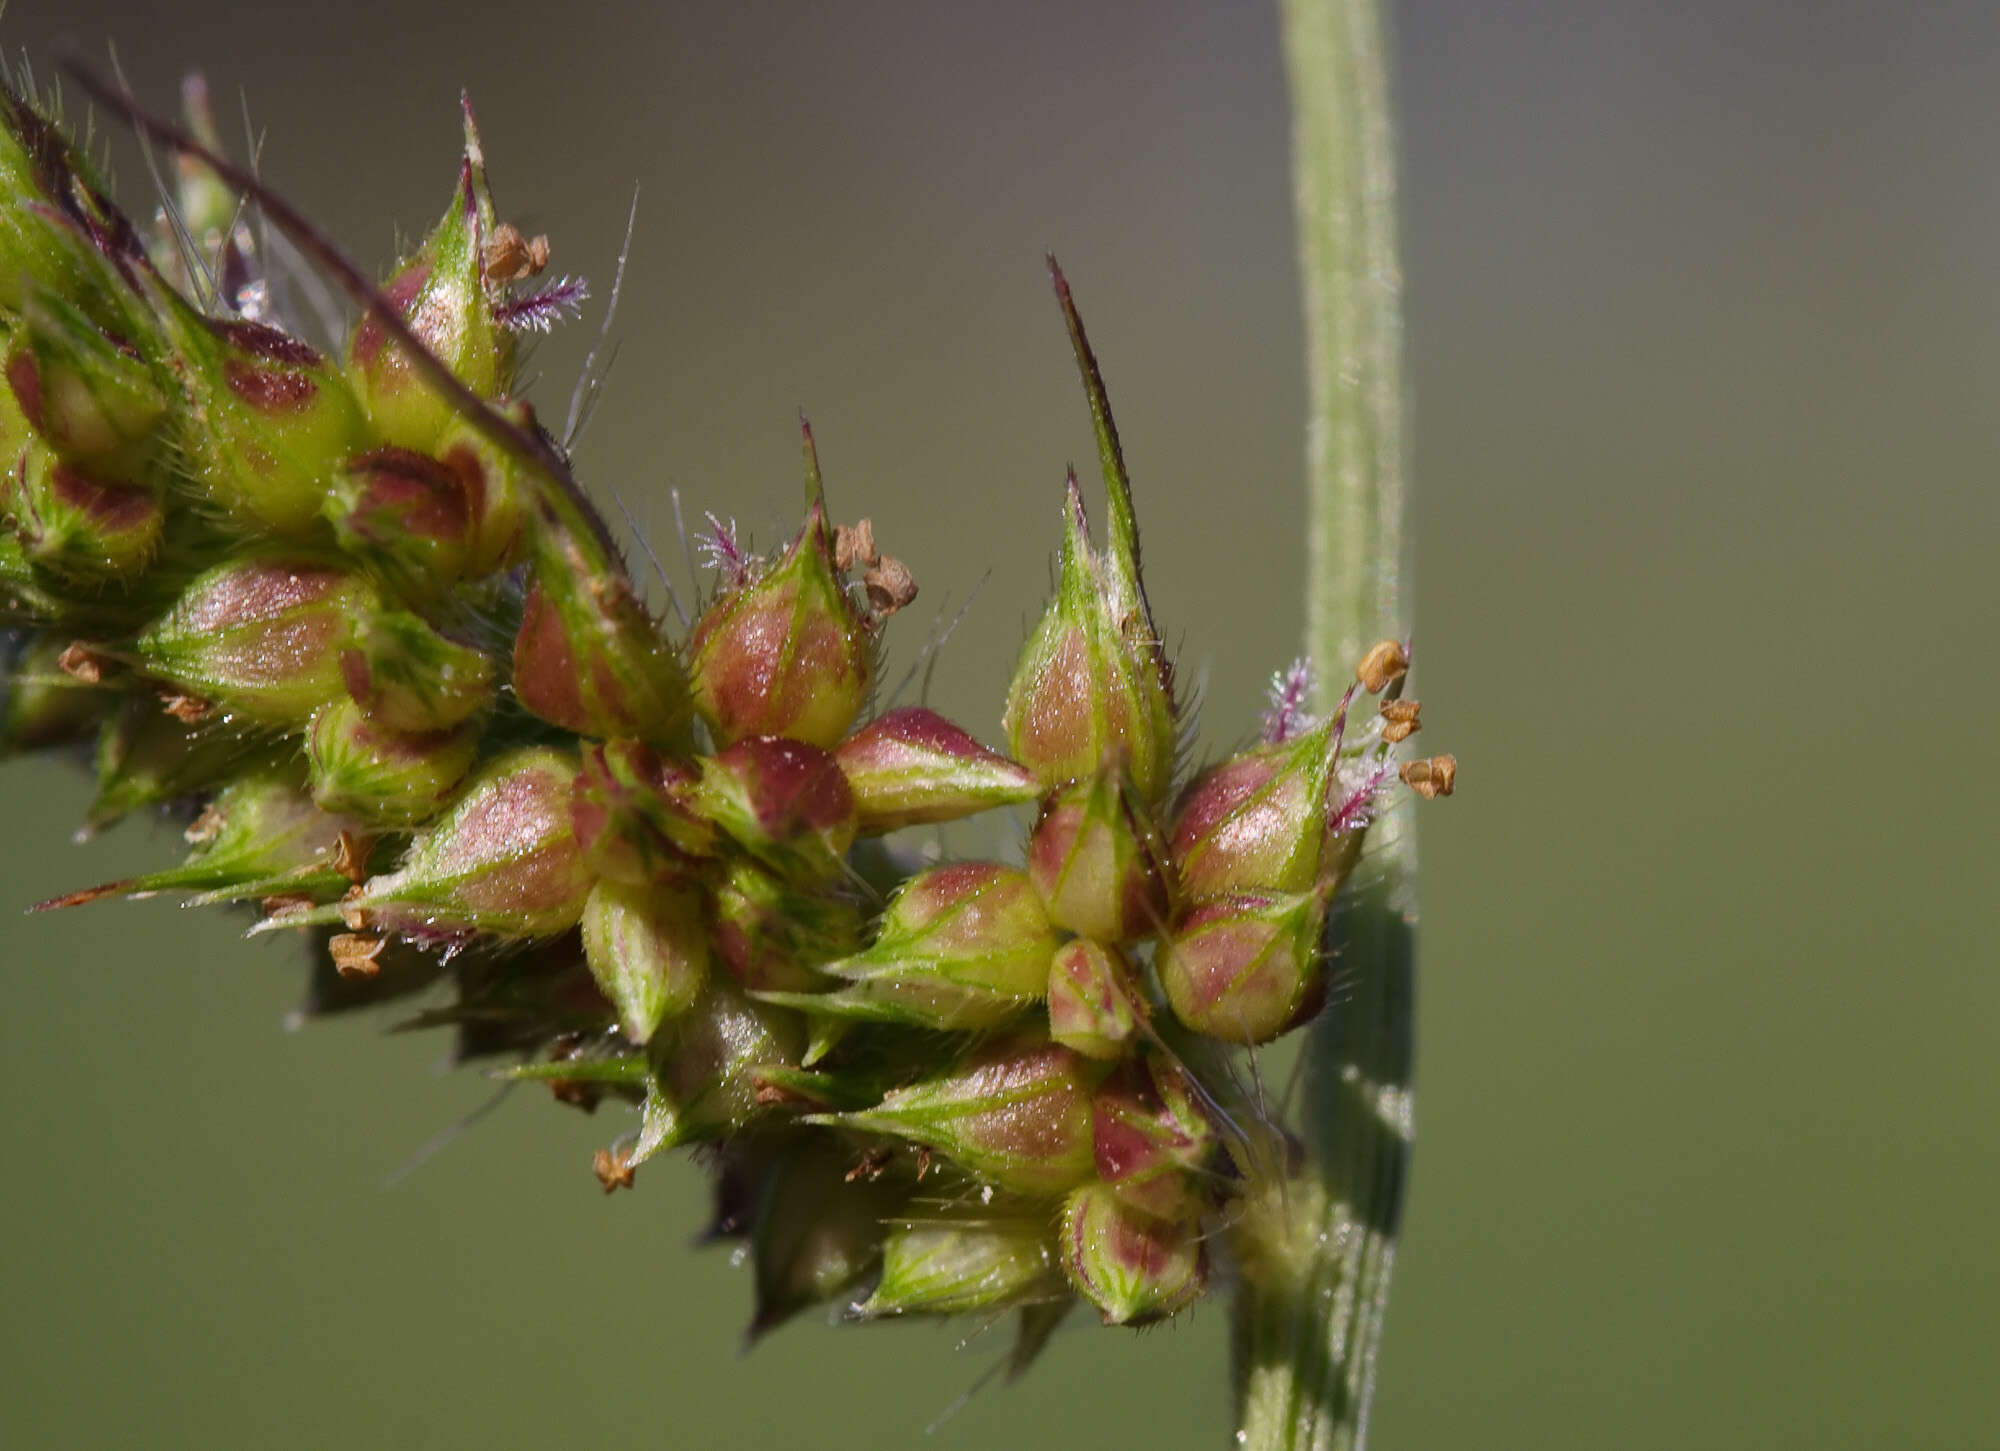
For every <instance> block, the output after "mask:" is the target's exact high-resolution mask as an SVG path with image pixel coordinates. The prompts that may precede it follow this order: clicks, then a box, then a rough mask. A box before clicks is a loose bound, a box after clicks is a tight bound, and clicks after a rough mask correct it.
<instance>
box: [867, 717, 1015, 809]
mask: <svg viewBox="0 0 2000 1451" xmlns="http://www.w3.org/2000/svg"><path fill="white" fill-rule="evenodd" d="M834 759H835V760H837V761H839V762H840V769H841V771H842V773H843V774H845V775H846V777H847V784H848V785H849V787H850V788H852V790H853V792H854V807H855V812H856V815H857V818H858V820H859V823H860V827H861V830H862V831H864V832H871V833H873V832H883V831H894V830H896V829H897V828H899V827H905V826H920V825H923V824H925V823H928V822H935V821H955V820H957V819H958V818H959V817H962V816H970V815H972V814H973V813H974V812H979V811H985V810H987V809H988V808H990V807H995V806H1010V805H1013V804H1015V803H1017V802H1022V801H1032V800H1034V799H1035V797H1036V796H1037V795H1039V794H1040V792H1041V786H1040V783H1039V782H1038V781H1037V780H1036V778H1035V775H1034V773H1033V772H1032V771H1030V770H1028V768H1027V767H1025V766H1022V765H1019V764H1018V763H1016V762H1014V761H1010V760H1008V759H1007V758H1006V757H1005V756H1002V755H1000V754H998V753H997V752H994V751H989V750H987V749H986V747H984V746H982V745H980V744H979V742H978V741H976V740H974V739H973V738H972V737H971V736H969V735H967V734H966V733H965V732H964V731H962V730H960V729H959V728H958V727H957V726H955V725H953V724H952V723H951V722H950V721H948V720H946V719H945V718H944V717H943V716H941V715H939V714H938V713H937V712H936V711H933V710H926V709H924V708H923V707H922V706H904V707H902V708H901V709H899V710H892V711H889V712H888V713H887V714H885V715H880V716H877V717H876V718H875V719H874V720H872V721H870V722H869V723H868V724H867V725H865V726H863V727H862V728H861V729H860V730H858V731H856V732H855V733H854V734H853V735H851V736H849V737H848V738H847V739H846V740H844V741H842V742H841V743H840V747H839V749H838V750H836V751H835V752H834Z"/></svg>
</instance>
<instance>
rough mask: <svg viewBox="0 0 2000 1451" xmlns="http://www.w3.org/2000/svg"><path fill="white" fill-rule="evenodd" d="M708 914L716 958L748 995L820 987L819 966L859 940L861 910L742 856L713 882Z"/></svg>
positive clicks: (822, 983) (822, 981)
mask: <svg viewBox="0 0 2000 1451" xmlns="http://www.w3.org/2000/svg"><path fill="white" fill-rule="evenodd" d="M712 912H713V918H712V927H713V931H714V934H715V953H716V956H718V957H720V958H721V959H722V962H723V965H724V966H725V967H727V968H728V970H729V975H730V976H731V977H732V978H734V979H735V980H736V983H737V985H738V986H739V987H742V988H743V989H745V990H746V991H749V992H754V993H772V992H779V993H787V992H799V993H802V992H809V991H812V990H813V989H815V988H821V987H824V986H826V978H825V976H824V975H823V974H822V972H821V971H820V968H821V967H822V965H823V964H826V963H830V962H832V961H834V960H835V959H837V958H842V957H846V956H847V955H848V954H850V953H852V952H853V951H854V950H855V948H856V947H858V946H859V945H860V942H861V909H860V908H859V907H858V906H856V905H855V904H854V903H853V902H852V901H850V900H848V899H847V898H845V897H842V896H837V895H834V894H831V893H828V892H826V891H824V890H822V889H820V888H817V887H815V888H813V889H812V890H809V891H800V890H798V889H796V888H794V887H792V886H790V885H788V884H787V883H786V882H785V881H784V880H783V879H782V878H780V877H779V876H777V875H776V874H774V873H772V872H771V871H769V870H768V869H767V868H764V867H761V866H759V865H757V863H755V862H754V861H750V860H748V859H746V858H742V857H738V858H736V859H735V860H733V861H731V862H730V863H729V865H728V869H727V872H726V874H725V875H724V876H723V878H722V880H721V881H720V882H718V883H717V884H716V886H715V888H714V904H713V908H712ZM819 1001H820V999H817V998H816V999H814V1002H815V1003H818V1002H819Z"/></svg>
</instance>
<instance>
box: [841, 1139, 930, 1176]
mask: <svg viewBox="0 0 2000 1451" xmlns="http://www.w3.org/2000/svg"><path fill="white" fill-rule="evenodd" d="M895 1157H896V1151H895V1150H894V1149H892V1148H890V1147H889V1146H888V1145H887V1144H877V1145H876V1146H875V1147H874V1148H872V1149H870V1150H869V1151H868V1152H867V1153H865V1154H863V1155H862V1156H861V1162H860V1163H858V1164H856V1165H855V1166H854V1167H853V1168H852V1169H849V1170H848V1171H847V1174H846V1176H845V1178H844V1182H845V1183H848V1184H854V1183H860V1182H864V1181H865V1182H866V1183H869V1184H873V1183H874V1182H875V1181H876V1180H877V1179H880V1178H881V1177H882V1176H883V1175H884V1174H886V1173H887V1172H888V1171H889V1165H890V1163H891V1161H893V1160H894V1159H895ZM919 1177H922V1176H921V1175H919Z"/></svg>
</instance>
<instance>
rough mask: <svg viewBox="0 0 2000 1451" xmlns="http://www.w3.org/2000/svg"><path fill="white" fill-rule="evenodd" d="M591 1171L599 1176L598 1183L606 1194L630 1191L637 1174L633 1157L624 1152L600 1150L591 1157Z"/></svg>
mask: <svg viewBox="0 0 2000 1451" xmlns="http://www.w3.org/2000/svg"><path fill="white" fill-rule="evenodd" d="M590 1170H591V1172H592V1173H593V1174H595V1175H597V1182H598V1183H599V1184H601V1185H602V1186H603V1187H604V1192H605V1193H606V1194H610V1193H612V1192H613V1191H614V1190H618V1189H630V1188H631V1187H632V1176H633V1175H634V1173H636V1172H637V1169H636V1166H635V1165H634V1164H633V1163H632V1160H631V1156H630V1155H628V1154H626V1153H625V1152H624V1151H622V1150H617V1151H614V1150H611V1149H599V1150H598V1151H597V1152H596V1153H595V1154H593V1155H592V1156H591V1160H590Z"/></svg>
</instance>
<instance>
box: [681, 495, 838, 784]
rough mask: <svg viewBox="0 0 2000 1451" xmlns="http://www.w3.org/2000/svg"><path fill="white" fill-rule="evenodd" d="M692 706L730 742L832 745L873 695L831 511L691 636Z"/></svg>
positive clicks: (819, 511) (812, 516) (811, 519)
mask: <svg viewBox="0 0 2000 1451" xmlns="http://www.w3.org/2000/svg"><path fill="white" fill-rule="evenodd" d="M688 656H689V659H690V660H691V661H692V666H691V672H692V675H693V679H694V696H695V705H696V707H697V708H698V709H699V710H700V711H701V715H702V719H703V720H705V721H707V722H708V725H709V729H710V730H712V731H713V732H714V733H715V737H716V739H717V741H719V742H720V743H721V744H723V745H729V744H730V743H732V742H735V741H739V740H742V739H744V738H746V737H749V736H774V735H782V736H789V737H791V738H792V739H794V740H800V741H805V742H807V743H808V744H810V745H815V746H820V747H823V748H825V749H829V750H830V749H832V748H833V747H834V746H835V745H837V744H838V743H839V741H840V739H841V737H842V736H844V735H846V734H847V730H848V727H849V726H851V725H853V724H854V718H855V717H856V716H857V715H859V714H860V713H861V707H862V706H863V705H864V704H866V702H867V699H868V689H869V686H870V684H871V682H872V681H873V679H874V674H875V668H874V643H873V640H872V639H871V637H870V635H869V632H868V629H867V626H866V623H865V622H864V621H863V619H862V617H861V615H860V614H859V612H858V611H856V609H855V608H854V605H853V603H852V602H851V601H850V600H849V599H848V597H847V591H846V588H845V587H844V586H843V585H842V583H841V579H840V575H839V572H838V571H837V570H836V569H835V568H834V561H833V545H832V539H831V536H830V534H829V531H828V529H827V524H826V511H825V507H824V505H823V504H822V503H821V501H820V500H819V499H817V498H815V499H814V500H813V503H812V506H811V510H810V513H809V515H808V517H807V519H806V526H805V528H804V529H802V530H801V531H800V532H799V536H798V538H796V539H794V540H793V541H792V546H791V548H790V549H788V550H786V551H785V554H784V555H783V557H782V558H780V559H779V560H778V562H777V563H776V564H774V565H772V566H771V567H770V569H769V570H767V571H766V572H765V573H763V574H761V575H759V576H757V577H756V578H754V579H750V580H748V581H746V582H745V583H743V584H740V585H737V586H736V587H734V588H733V589H730V590H729V591H728V592H727V593H725V594H724V595H723V596H722V597H721V598H720V599H718V600H716V602H715V603H714V604H713V605H710V606H709V608H708V610H707V612H706V613H705V614H703V615H702V617H701V618H700V619H699V620H697V621H696V622H695V627H694V632H693V633H692V634H691V635H690V636H689V638H688Z"/></svg>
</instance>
